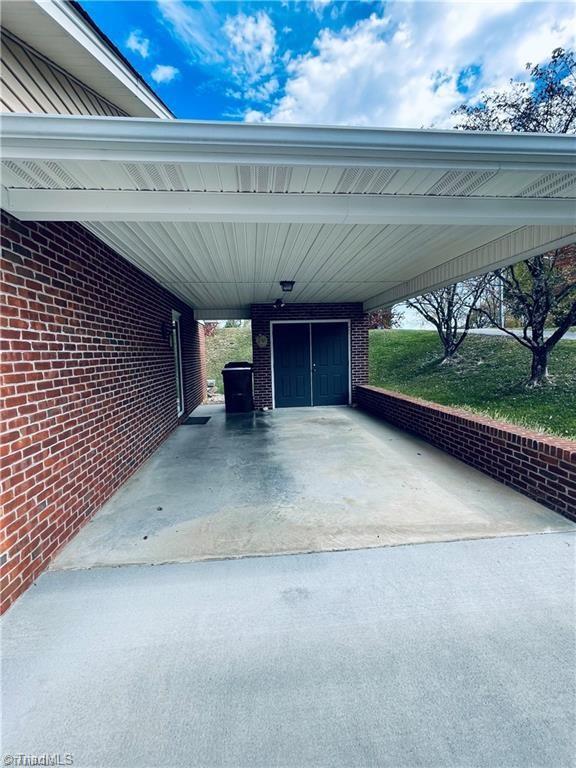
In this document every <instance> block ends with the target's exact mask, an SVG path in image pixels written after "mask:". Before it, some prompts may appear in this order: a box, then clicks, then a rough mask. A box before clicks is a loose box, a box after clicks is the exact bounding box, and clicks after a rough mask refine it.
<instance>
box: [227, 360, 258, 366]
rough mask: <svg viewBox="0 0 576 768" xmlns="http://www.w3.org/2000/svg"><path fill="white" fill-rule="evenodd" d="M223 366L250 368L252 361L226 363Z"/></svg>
mask: <svg viewBox="0 0 576 768" xmlns="http://www.w3.org/2000/svg"><path fill="white" fill-rule="evenodd" d="M224 368H252V363H247V362H246V361H245V360H242V361H240V362H232V363H226V364H225V365H224Z"/></svg>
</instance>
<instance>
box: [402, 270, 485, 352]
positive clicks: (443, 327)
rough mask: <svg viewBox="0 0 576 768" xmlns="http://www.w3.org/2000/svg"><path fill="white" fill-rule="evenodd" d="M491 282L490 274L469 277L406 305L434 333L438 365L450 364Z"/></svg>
mask: <svg viewBox="0 0 576 768" xmlns="http://www.w3.org/2000/svg"><path fill="white" fill-rule="evenodd" d="M492 279H493V277H492V275H491V274H489V275H482V276H481V277H474V278H470V279H469V280H465V281H464V282H462V283H456V284H454V285H449V286H447V287H446V288H440V289H439V290H437V291H431V292H430V293H426V294H424V295H423V296H417V297H416V298H415V299H409V300H408V301H407V302H406V304H407V305H408V306H409V307H412V309H415V310H416V311H417V312H419V313H420V314H421V315H422V317H424V318H425V319H426V320H428V322H429V323H432V325H433V326H434V327H435V328H436V330H437V331H438V335H439V336H440V341H441V342H442V346H443V348H444V356H443V357H442V360H441V363H450V362H453V361H454V358H455V357H456V356H457V353H458V350H459V348H460V346H461V345H462V342H463V341H464V339H465V338H466V336H467V335H468V331H469V329H470V325H471V322H472V319H473V313H474V311H475V310H476V308H477V305H478V302H479V300H480V298H481V296H482V295H483V294H484V292H485V290H486V287H487V285H488V283H489V282H490V281H491V280H492Z"/></svg>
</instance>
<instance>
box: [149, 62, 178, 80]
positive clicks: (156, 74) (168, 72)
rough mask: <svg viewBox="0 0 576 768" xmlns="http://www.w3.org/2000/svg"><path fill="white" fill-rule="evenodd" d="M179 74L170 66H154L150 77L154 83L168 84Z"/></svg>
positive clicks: (175, 68) (176, 69)
mask: <svg viewBox="0 0 576 768" xmlns="http://www.w3.org/2000/svg"><path fill="white" fill-rule="evenodd" d="M179 73H180V70H179V69H178V68H177V67H173V66H171V65H170V64H156V66H155V67H154V69H153V70H152V72H151V73H150V77H151V78H152V80H154V82H155V83H170V82H172V80H174V78H175V77H176V76H177V75H178V74H179Z"/></svg>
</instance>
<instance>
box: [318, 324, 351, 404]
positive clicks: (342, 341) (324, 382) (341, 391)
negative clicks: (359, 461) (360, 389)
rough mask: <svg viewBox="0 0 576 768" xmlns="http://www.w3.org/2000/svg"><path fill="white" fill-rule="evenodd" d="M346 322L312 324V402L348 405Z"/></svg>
mask: <svg viewBox="0 0 576 768" xmlns="http://www.w3.org/2000/svg"><path fill="white" fill-rule="evenodd" d="M348 394H349V393H348V323H312V404H313V405H347V404H348Z"/></svg>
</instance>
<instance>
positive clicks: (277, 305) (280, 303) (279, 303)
mask: <svg viewBox="0 0 576 768" xmlns="http://www.w3.org/2000/svg"><path fill="white" fill-rule="evenodd" d="M273 306H274V309H282V307H284V306H285V304H284V299H276V301H275V302H274V305H273Z"/></svg>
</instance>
